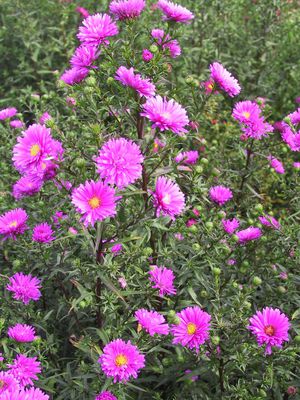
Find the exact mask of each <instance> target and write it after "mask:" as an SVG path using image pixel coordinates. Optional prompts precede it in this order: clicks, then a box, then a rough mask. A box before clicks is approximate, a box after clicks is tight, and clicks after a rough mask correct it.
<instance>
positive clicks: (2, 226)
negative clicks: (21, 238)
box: [0, 208, 28, 240]
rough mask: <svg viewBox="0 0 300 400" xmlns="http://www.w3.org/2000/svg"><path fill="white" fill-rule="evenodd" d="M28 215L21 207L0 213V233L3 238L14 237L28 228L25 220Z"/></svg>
mask: <svg viewBox="0 0 300 400" xmlns="http://www.w3.org/2000/svg"><path fill="white" fill-rule="evenodd" d="M27 219H28V215H27V213H26V211H25V210H23V209H22V208H16V209H14V210H11V211H7V212H6V213H4V214H2V215H0V235H3V239H4V240H6V239H8V238H12V239H14V240H15V239H16V238H17V235H21V234H23V233H24V232H25V230H26V229H27V228H28V227H27V225H26V221H27Z"/></svg>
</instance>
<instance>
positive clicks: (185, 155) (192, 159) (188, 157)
mask: <svg viewBox="0 0 300 400" xmlns="http://www.w3.org/2000/svg"><path fill="white" fill-rule="evenodd" d="M198 158H199V153H198V151H197V150H191V151H184V152H182V153H179V154H177V156H176V157H175V158H174V160H175V161H176V162H177V163H183V164H196V162H197V161H198Z"/></svg>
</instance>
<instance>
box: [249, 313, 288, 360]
mask: <svg viewBox="0 0 300 400" xmlns="http://www.w3.org/2000/svg"><path fill="white" fill-rule="evenodd" d="M249 322H250V324H249V325H248V326H247V328H248V329H249V330H250V331H251V332H252V333H253V334H254V335H255V336H256V340H257V343H258V345H259V346H263V345H265V346H266V350H265V354H271V353H272V347H273V346H275V347H279V348H281V347H282V344H283V342H287V341H288V340H289V337H288V330H289V328H290V323H289V319H288V317H287V316H286V315H285V314H284V313H282V312H281V311H280V310H279V309H278V308H276V309H274V308H271V307H265V308H264V309H263V310H262V311H257V312H256V314H254V315H253V316H252V317H251V318H250V320H249Z"/></svg>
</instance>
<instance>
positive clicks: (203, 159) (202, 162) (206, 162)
mask: <svg viewBox="0 0 300 400" xmlns="http://www.w3.org/2000/svg"><path fill="white" fill-rule="evenodd" d="M200 163H201V164H203V165H207V164H208V163H209V161H208V159H207V158H205V157H203V158H201V160H200Z"/></svg>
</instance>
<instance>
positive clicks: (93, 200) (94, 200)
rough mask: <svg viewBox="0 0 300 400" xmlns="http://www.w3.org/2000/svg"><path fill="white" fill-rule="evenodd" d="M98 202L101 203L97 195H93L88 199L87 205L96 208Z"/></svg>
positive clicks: (98, 204)
mask: <svg viewBox="0 0 300 400" xmlns="http://www.w3.org/2000/svg"><path fill="white" fill-rule="evenodd" d="M100 204H101V202H100V199H99V197H97V196H94V197H92V198H91V199H90V200H89V205H90V206H91V207H92V209H93V210H94V209H95V208H98V207H99V206H100Z"/></svg>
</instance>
